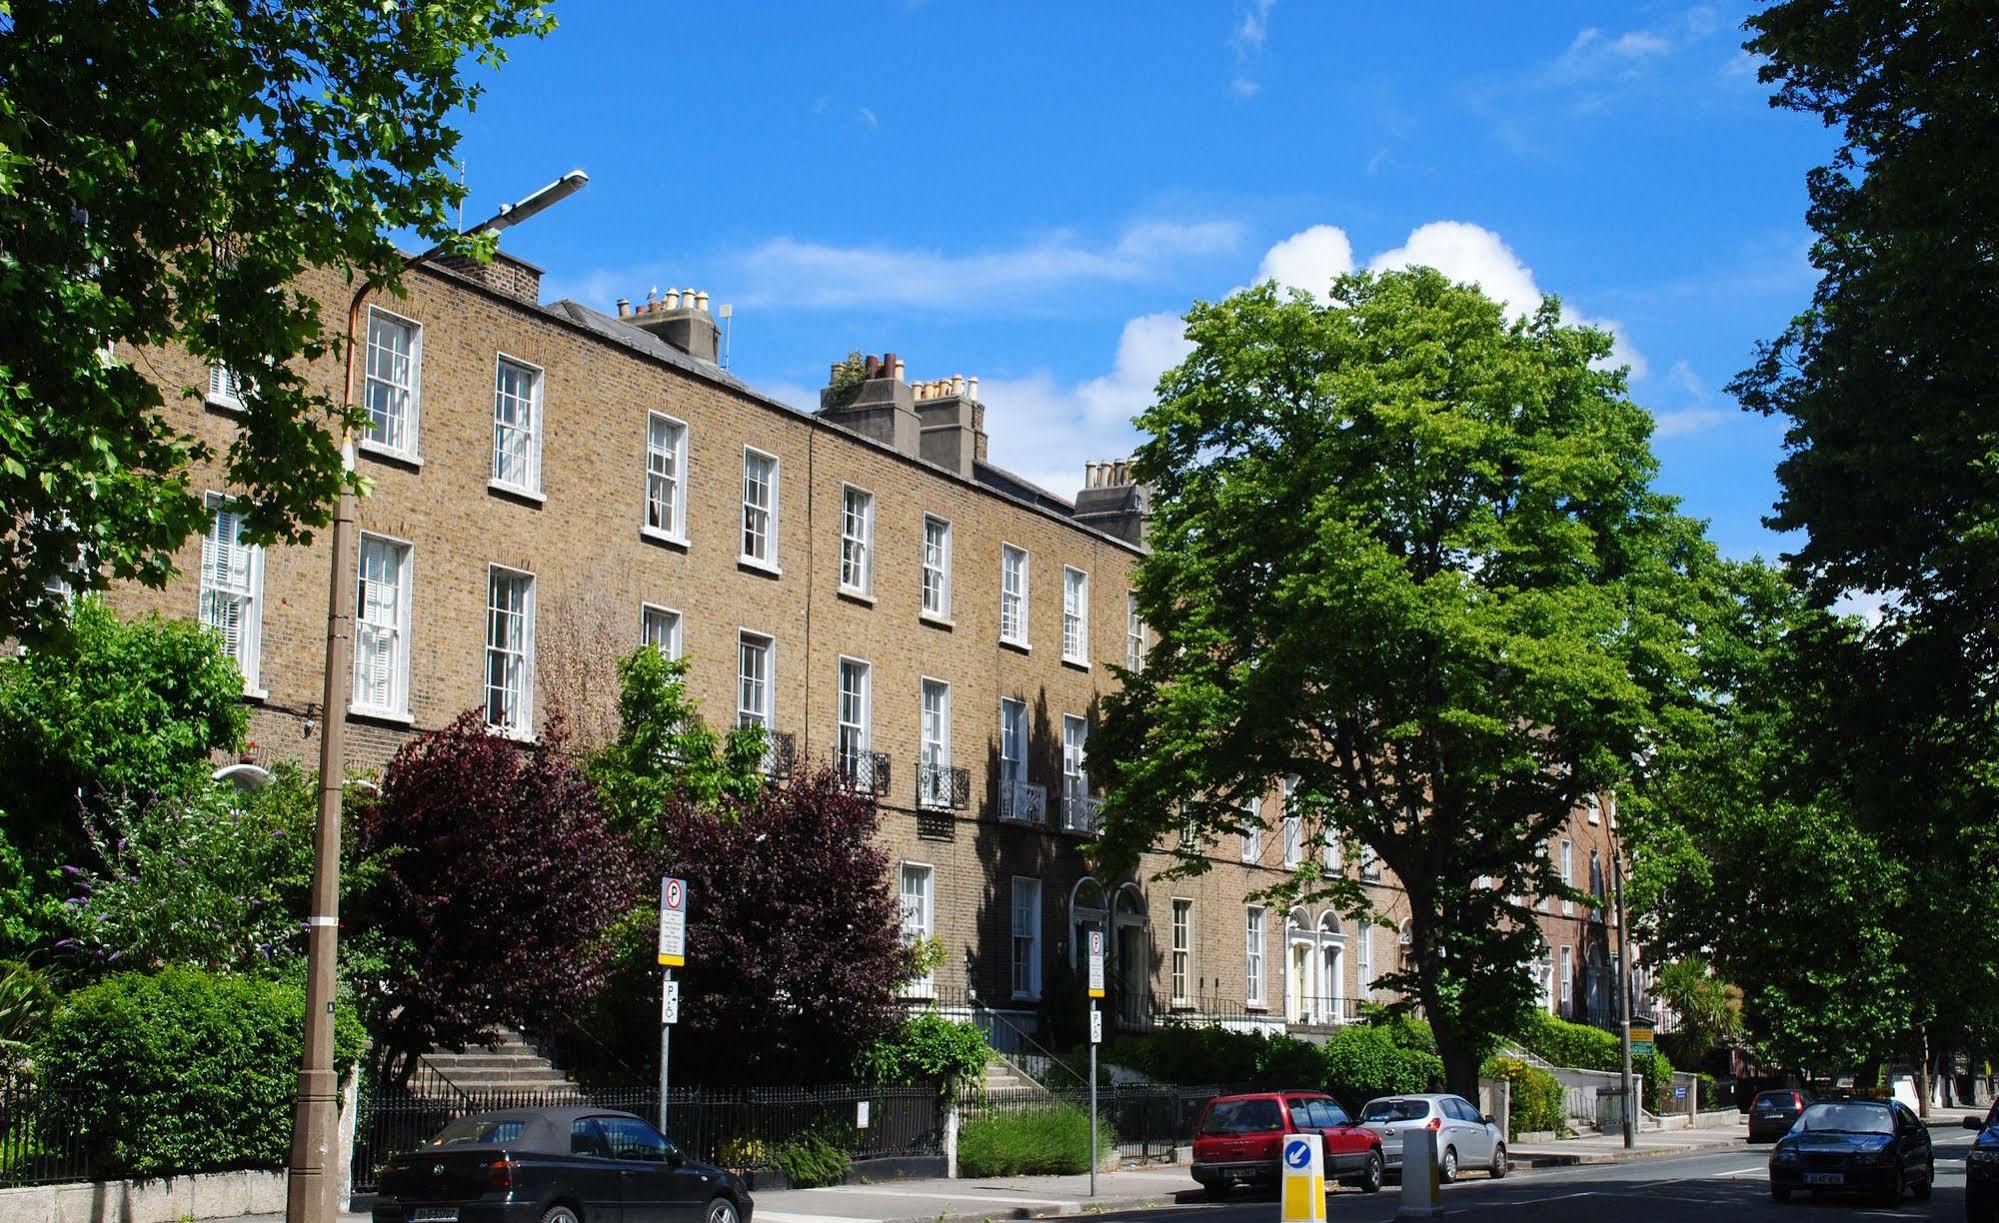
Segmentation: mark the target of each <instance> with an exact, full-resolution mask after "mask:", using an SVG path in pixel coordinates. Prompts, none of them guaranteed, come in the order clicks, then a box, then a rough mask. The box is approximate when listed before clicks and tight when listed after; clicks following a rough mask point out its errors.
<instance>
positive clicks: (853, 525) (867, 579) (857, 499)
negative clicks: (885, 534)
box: [840, 484, 875, 596]
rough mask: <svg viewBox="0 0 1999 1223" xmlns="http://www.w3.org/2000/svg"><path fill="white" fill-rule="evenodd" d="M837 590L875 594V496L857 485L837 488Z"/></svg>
mask: <svg viewBox="0 0 1999 1223" xmlns="http://www.w3.org/2000/svg"><path fill="white" fill-rule="evenodd" d="M840 589H841V591H842V592H844V593H846V594H852V595H863V596H869V595H873V594H874V590H875V495H874V494H873V493H871V492H869V491H868V490H867V489H865V488H862V487H861V486H860V485H858V484H842V485H841V486H840Z"/></svg>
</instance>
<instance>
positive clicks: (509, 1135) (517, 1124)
mask: <svg viewBox="0 0 1999 1223" xmlns="http://www.w3.org/2000/svg"><path fill="white" fill-rule="evenodd" d="M527 1128H528V1123H527V1122H526V1121H523V1120H522V1119H520V1118H519V1117H498V1118H495V1117H461V1118H459V1119H458V1120H456V1121H453V1122H452V1123H451V1124H450V1125H447V1126H445V1127H444V1128H443V1129H442V1130H440V1131H438V1135H437V1137H435V1138H433V1139H431V1140H430V1145H431V1146H434V1147H495V1146H505V1145H506V1144H507V1143H510V1142H519V1141H520V1140H521V1135H522V1134H524V1133H526V1132H527Z"/></svg>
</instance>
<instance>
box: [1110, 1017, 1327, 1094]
mask: <svg viewBox="0 0 1999 1223" xmlns="http://www.w3.org/2000/svg"><path fill="white" fill-rule="evenodd" d="M1285 1039H1289V1038H1285ZM1266 1043H1267V1041H1266V1038H1265V1037H1264V1036H1263V1035H1261V1034H1260V1033H1254V1032H1231V1031H1229V1030H1228V1029H1226V1028H1217V1027H1193V1026H1188V1025H1180V1024H1169V1025H1168V1026H1166V1027H1163V1028H1160V1029H1159V1030H1157V1031H1155V1032H1151V1033H1148V1034H1147V1035H1145V1036H1142V1037H1139V1038H1138V1039H1136V1040H1121V1041H1119V1042H1118V1043H1117V1045H1116V1047H1115V1049H1114V1050H1113V1053H1112V1058H1113V1059H1114V1060H1115V1061H1116V1062H1117V1063H1118V1064H1119V1065H1121V1066H1128V1067H1130V1068H1131V1069H1133V1070H1136V1071H1138V1072H1140V1073H1141V1074H1145V1075H1148V1076H1150V1077H1152V1078H1155V1079H1158V1080H1159V1081H1161V1082H1163V1083H1186V1084H1192V1083H1201V1084H1207V1083H1227V1084H1249V1083H1255V1082H1260V1081H1262V1071H1263V1068H1264V1067H1266V1066H1268V1065H1270V1064H1271V1063H1272V1061H1273V1058H1272V1056H1271V1055H1270V1053H1269V1052H1268V1050H1266V1049H1265V1045H1266ZM1293 1043H1297V1044H1302V1043H1304V1042H1302V1041H1298V1042H1293ZM1308 1047H1309V1046H1308ZM1280 1056H1284V1055H1280ZM1322 1074H1323V1071H1315V1072H1314V1073H1313V1075H1312V1077H1311V1081H1310V1082H1309V1083H1303V1084H1297V1083H1287V1084H1285V1086H1287V1087H1289V1086H1300V1085H1303V1086H1315V1085H1316V1084H1317V1082H1318V1080H1319V1078H1320V1076H1321V1075H1322Z"/></svg>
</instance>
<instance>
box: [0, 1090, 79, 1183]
mask: <svg viewBox="0 0 1999 1223" xmlns="http://www.w3.org/2000/svg"><path fill="white" fill-rule="evenodd" d="M82 1103H83V1093H82V1092H80V1091H76V1090H64V1089H59V1088H51V1087H41V1086H36V1085H34V1084H31V1083H25V1082H6V1083H0V1188H8V1189H13V1188H18V1187H21V1186H24V1185H57V1184H62V1183H64V1182H66V1181H87V1180H90V1179H91V1175H92V1168H91V1159H90V1144H89V1142H88V1140H87V1138H86V1136H85V1134H84V1132H83V1124H82V1119H81V1108H80V1106H81V1104H82Z"/></svg>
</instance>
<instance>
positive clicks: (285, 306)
mask: <svg viewBox="0 0 1999 1223" xmlns="http://www.w3.org/2000/svg"><path fill="white" fill-rule="evenodd" d="M544 10H545V5H544V4H543V3H541V2H540V0H437V2H433V3H426V4H352V3H345V2H343V0H299V2H297V3H288V4H275V3H269V2H268V0H233V2H230V3H214V2H206V3H204V2H200V0H167V2H165V3H154V4H142V3H135V2H133V0H110V2H109V3H103V4H90V5H77V4H67V3H62V2H60V0H9V2H8V3H6V4H0V233H4V234H5V235H6V239H5V242H4V243H0V510H4V514H5V518H6V521H7V523H8V530H7V532H6V533H5V535H4V537H0V636H20V635H33V634H35V633H37V632H39V631H40V630H41V629H42V628H43V627H44V625H45V624H46V622H47V621H48V619H49V618H50V617H51V616H52V615H53V613H54V611H55V609H56V608H57V607H58V606H59V600H56V599H54V598H52V597H51V596H50V594H49V591H48V587H49V584H50V583H51V582H54V581H62V582H67V583H69V584H70V585H72V586H76V587H83V588H89V587H94V586H97V585H100V584H102V583H104V582H105V581H107V580H111V579H125V578H131V579H137V580H139V581H142V582H146V583H148V584H151V585H155V586H158V585H163V584H164V583H165V581H166V580H167V578H168V577H169V576H171V574H172V571H173V553H174V551H175V549H177V548H178V547H179V546H180V544H181V543H182V541H184V540H185V539H186V538H187V537H188V536H189V535H190V534H191V533H193V532H194V531H196V530H198V529H199V528H200V527H201V526H202V525H203V524H204V523H205V521H206V510H205V509H204V507H203V505H202V500H201V496H200V491H199V489H198V488H196V487H194V486H193V485H192V484H191V483H190V482H189V479H188V474H187V469H188V466H189V464H190V463H192V462H195V461H197V460H199V459H202V458H205V457H207V453H208V448H207V447H206V446H204V445H203V444H202V443H200V442H198V441H197V440H196V439H195V438H194V437H193V436H192V435H190V434H188V433H186V432H184V431H182V430H180V429H177V428H176V427H175V426H174V425H172V424H171V423H169V421H168V419H167V417H166V416H165V414H164V413H163V412H162V411H161V408H162V404H163V398H162V394H161V391H160V389H159V388H158V387H157V386H155V384H154V383H153V382H152V381H151V380H150V379H149V378H148V376H147V374H146V372H145V371H143V370H142V369H141V368H139V367H138V366H135V365H133V364H131V363H129V362H127V361H124V360H106V359H105V358H104V355H103V354H104V352H105V350H106V349H107V347H108V346H109V345H111V344H113V343H115V342H124V343H127V344H130V345H134V346H137V347H138V348H140V349H147V348H154V347H158V346H161V345H167V344H178V345H182V346H185V347H186V348H187V349H188V350H189V351H190V352H192V353H193V354H194V355H195V356H197V357H199V358H202V359H204V360H207V361H209V362H212V363H215V364H219V365H222V366H225V367H227V368H228V369H230V370H233V371H235V372H236V374H237V375H238V377H239V379H240V381H241V385H242V389H243V392H244V398H245V400H246V401H247V408H246V410H245V412H244V413H243V416H242V418H241V422H240V425H239V427H238V429H237V431H236V436H235V439H234V440H233V442H232V443H231V444H230V446H229V450H228V454H227V462H228V478H229V484H230V486H231V487H232V488H234V489H237V490H239V491H241V492H242V493H243V494H244V497H245V500H246V510H247V521H248V523H249V526H250V528H251V530H252V533H253V534H254V535H255V536H256V537H257V538H258V539H260V540H270V539H282V540H285V541H288V542H290V541H297V540H301V539H304V538H308V537H309V536H310V533H311V529H312V528H314V527H317V526H321V525H324V524H325V523H327V522H328V521H330V517H329V505H330V502H331V501H332V500H333V498H334V495H335V494H336V493H337V492H338V490H339V488H340V485H341V483H342V481H343V480H347V481H349V482H352V483H355V484H357V485H358V483H359V481H358V478H357V477H355V476H353V475H352V474H351V473H344V471H343V465H342V463H341V461H340V454H339V449H338V446H337V444H336V440H335V437H334V434H335V432H337V430H334V429H330V428H329V426H331V425H337V424H338V423H340V422H341V421H342V420H343V419H345V414H346V411H347V409H346V408H345V407H344V406H343V404H342V403H341V401H340V400H339V399H338V398H337V397H336V393H335V392H336V391H337V388H335V389H334V390H329V389H327V388H325V387H324V386H322V385H320V380H317V379H313V378H310V377H309V375H308V373H307V370H306V363H307V362H310V361H312V360H314V359H316V358H318V357H319V356H321V355H322V354H324V353H325V352H326V351H327V350H328V348H329V344H330V343H331V342H332V341H331V340H330V339H329V336H328V334H327V332H328V328H329V324H330V325H331V327H333V328H335V329H340V328H344V326H345V319H344V318H342V319H333V320H327V319H323V318H322V317H321V315H320V310H319V306H318V304H317V303H316V302H315V301H314V300H313V299H312V298H311V297H310V296H308V295H307V294H306V293H305V292H304V291H303V290H302V289H301V288H300V287H299V285H298V279H299V276H300V274H301V273H303V272H305V271H306V270H308V269H313V268H330V269H333V270H335V271H337V272H339V273H340V274H342V275H343V276H345V277H346V278H347V279H348V280H349V281H350V282H354V281H362V282H371V283H379V284H388V285H393V284H395V283H397V276H398V272H399V270H400V267H401V263H402V255H401V254H400V253H399V252H398V251H397V249H396V246H395V243H394V242H393V241H392V240H391V237H390V235H391V234H394V233H397V232H407V233H413V234H414V235H416V237H417V238H418V240H419V241H421V242H422V243H424V244H426V245H427V244H430V243H435V242H439V241H445V240H449V239H451V238H452V236H453V234H454V233H455V228H456V227H455V225H454V223H453V221H454V215H453V207H454V206H455V205H456V204H457V203H458V202H459V201H460V200H461V199H462V198H463V196H464V188H463V187H462V186H461V185H460V184H459V182H458V181H457V180H458V175H457V173H456V170H455V167H454V166H453V165H452V154H453V151H454V150H455V149H456V148H457V145H458V136H459V134H458V131H457V129H456V128H455V127H454V126H453V124H452V120H453V118H454V116H455V115H456V114H457V113H458V112H459V111H460V110H461V109H465V108H470V107H471V106H472V105H473V104H474V103H475V101H476V100H477V98H478V96H479V92H480V87H479V86H478V85H477V84H476V83H474V82H473V81H472V80H470V79H469V74H468V73H467V72H466V71H465V66H466V62H467V61H468V60H474V61H477V62H478V63H480V64H483V65H487V66H494V65H497V64H499V63H501V62H502V61H503V60H504V58H505V52H504V50H503V44H504V43H505V42H506V40H508V39H510V38H513V37H515V36H517V35H522V34H537V35H538V34H541V33H543V32H545V31H546V30H548V29H549V28H551V26H552V24H553V22H552V19H551V18H550V17H549V16H548V15H547V14H546V12H545V11H544ZM490 246H491V240H490V239H485V240H482V241H481V242H479V243H468V244H464V247H465V249H467V250H468V251H470V250H480V251H481V252H482V253H483V251H484V250H489V249H490ZM204 389H205V387H187V388H179V391H180V393H181V394H183V395H188V396H195V395H198V394H200V392H201V391H202V390H204Z"/></svg>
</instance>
